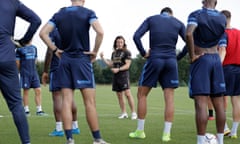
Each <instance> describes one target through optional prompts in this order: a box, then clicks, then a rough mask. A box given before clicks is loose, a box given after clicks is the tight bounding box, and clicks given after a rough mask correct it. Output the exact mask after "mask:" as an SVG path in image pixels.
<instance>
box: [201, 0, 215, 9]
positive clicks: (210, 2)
mask: <svg viewBox="0 0 240 144" xmlns="http://www.w3.org/2000/svg"><path fill="white" fill-rule="evenodd" d="M202 4H203V5H204V6H205V7H212V8H213V7H214V8H215V7H216V5H217V0H202Z"/></svg>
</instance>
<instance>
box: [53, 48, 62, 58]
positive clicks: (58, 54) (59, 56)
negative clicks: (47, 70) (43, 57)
mask: <svg viewBox="0 0 240 144" xmlns="http://www.w3.org/2000/svg"><path fill="white" fill-rule="evenodd" d="M62 53H63V50H60V49H57V51H56V52H55V53H54V54H55V55H56V56H57V57H58V58H59V59H60V58H61V56H62Z"/></svg>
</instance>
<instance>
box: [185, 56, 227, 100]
mask: <svg viewBox="0 0 240 144" xmlns="http://www.w3.org/2000/svg"><path fill="white" fill-rule="evenodd" d="M225 90H226V89H225V81H224V75H223V68H222V64H221V61H220V57H219V55H218V54H205V55H203V56H201V57H200V58H199V59H198V60H197V61H195V62H194V63H192V64H191V66H190V77H189V95H190V97H193V96H195V95H206V96H208V95H210V94H211V95H222V94H224V93H225Z"/></svg>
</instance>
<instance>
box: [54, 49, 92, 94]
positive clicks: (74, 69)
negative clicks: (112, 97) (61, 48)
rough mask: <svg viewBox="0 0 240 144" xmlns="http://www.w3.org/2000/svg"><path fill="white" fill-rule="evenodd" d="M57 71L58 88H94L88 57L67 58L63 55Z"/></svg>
mask: <svg viewBox="0 0 240 144" xmlns="http://www.w3.org/2000/svg"><path fill="white" fill-rule="evenodd" d="M58 70H59V73H60V74H61V76H60V77H59V87H60V88H71V89H82V88H95V79H94V72H93V67H92V63H91V60H90V57H89V56H88V55H84V54H83V55H81V56H80V57H69V56H67V55H66V54H64V53H63V54H62V57H61V59H60V65H59V69H58Z"/></svg>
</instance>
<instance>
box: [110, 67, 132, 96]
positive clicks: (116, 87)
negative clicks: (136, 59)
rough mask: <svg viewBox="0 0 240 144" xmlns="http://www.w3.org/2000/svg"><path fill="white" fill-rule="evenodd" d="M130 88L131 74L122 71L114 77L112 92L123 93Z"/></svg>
mask: <svg viewBox="0 0 240 144" xmlns="http://www.w3.org/2000/svg"><path fill="white" fill-rule="evenodd" d="M129 88H130V82H129V72H128V71H120V72H119V73H116V74H114V75H113V83H112V90H113V91H116V92H121V91H124V90H126V89H129Z"/></svg>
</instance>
